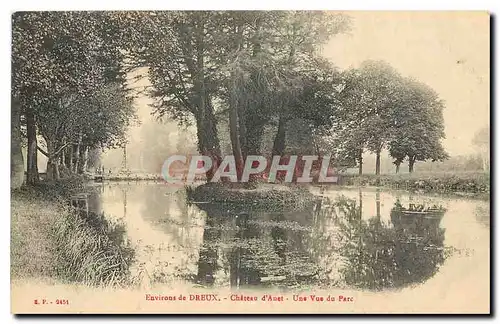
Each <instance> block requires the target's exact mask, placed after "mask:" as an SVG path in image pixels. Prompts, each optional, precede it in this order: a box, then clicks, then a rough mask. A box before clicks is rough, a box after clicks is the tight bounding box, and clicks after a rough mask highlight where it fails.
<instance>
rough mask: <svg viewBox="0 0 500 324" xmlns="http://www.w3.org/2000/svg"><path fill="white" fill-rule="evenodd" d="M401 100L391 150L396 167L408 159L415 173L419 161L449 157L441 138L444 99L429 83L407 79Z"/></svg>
mask: <svg viewBox="0 0 500 324" xmlns="http://www.w3.org/2000/svg"><path fill="white" fill-rule="evenodd" d="M400 89H401V90H400V91H399V93H400V100H399V102H398V104H397V105H395V106H394V109H393V112H392V115H393V125H392V135H391V140H390V142H389V153H390V155H391V156H392V157H393V158H394V159H395V161H394V163H395V164H396V168H397V169H399V164H400V163H402V162H403V160H404V159H405V158H407V159H408V170H409V172H413V170H414V165H415V162H416V161H426V160H431V161H442V160H444V159H447V158H448V154H447V153H446V152H445V150H444V148H443V146H442V144H441V142H440V140H441V139H442V138H444V120H443V107H444V104H443V102H442V101H441V100H440V99H439V96H438V95H437V93H436V92H435V91H434V90H433V89H431V88H430V87H429V86H427V85H425V84H423V83H421V82H418V81H415V80H412V79H405V80H404V82H403V84H402V87H401V88H400Z"/></svg>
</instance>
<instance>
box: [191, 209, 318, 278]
mask: <svg viewBox="0 0 500 324" xmlns="http://www.w3.org/2000/svg"><path fill="white" fill-rule="evenodd" d="M200 207H201V208H203V209H204V210H205V211H206V212H207V223H206V227H205V230H204V239H203V240H204V244H203V248H202V250H201V251H200V261H199V272H198V280H199V281H200V282H202V283H204V284H208V285H213V284H214V280H213V279H211V278H212V277H213V276H214V274H215V276H219V277H220V276H221V273H228V274H229V278H228V279H229V284H230V285H231V286H232V287H236V288H238V287H241V286H246V285H257V284H261V285H268V284H269V285H281V286H290V285H297V284H298V283H302V282H306V281H310V280H311V277H313V276H314V274H315V273H316V272H317V266H316V265H315V264H313V263H312V262H311V261H310V258H309V255H308V252H307V251H306V249H305V248H304V244H303V237H304V233H306V232H304V230H303V227H301V226H299V225H297V223H296V222H291V221H290V220H289V219H287V218H290V217H293V215H295V214H297V213H292V214H290V215H288V214H285V213H282V212H281V213H280V212H262V211H256V210H249V211H248V212H244V211H241V208H238V210H237V211H235V210H232V209H231V208H230V207H228V206H225V205H222V204H203V206H201V205H200ZM240 207H241V206H240ZM294 225H295V227H294ZM221 246H222V247H223V249H221V248H220V247H221ZM266 282H267V283H266Z"/></svg>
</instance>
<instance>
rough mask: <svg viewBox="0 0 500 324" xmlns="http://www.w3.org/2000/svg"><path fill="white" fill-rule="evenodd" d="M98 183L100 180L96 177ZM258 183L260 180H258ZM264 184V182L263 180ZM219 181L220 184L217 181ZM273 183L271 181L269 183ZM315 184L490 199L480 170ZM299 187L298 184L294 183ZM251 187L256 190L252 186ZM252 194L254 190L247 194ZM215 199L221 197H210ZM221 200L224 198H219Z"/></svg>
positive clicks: (347, 176) (133, 179) (347, 178)
mask: <svg viewBox="0 0 500 324" xmlns="http://www.w3.org/2000/svg"><path fill="white" fill-rule="evenodd" d="M143 181H144V182H152V181H154V182H155V183H161V182H163V183H164V182H165V180H163V179H161V178H160V177H158V178H141V177H130V178H112V179H104V183H106V182H116V183H119V182H143ZM96 183H100V181H96ZM260 184H263V183H262V182H260ZM266 184H267V183H266ZM219 185H221V184H220V183H219ZM269 185H274V184H269ZM275 185H276V186H277V188H278V186H286V187H293V186H291V185H290V184H288V185H284V184H279V183H277V184H275ZM311 185H312V186H314V187H321V186H325V187H332V188H338V189H340V188H372V187H374V188H380V189H385V190H402V191H406V192H409V193H416V194H429V195H434V194H439V195H444V196H447V197H457V198H471V199H481V200H489V199H490V174H489V173H482V172H466V173H451V172H450V173H412V174H388V175H379V176H377V175H374V174H370V175H361V176H360V175H357V174H344V175H340V178H339V182H338V183H336V184H321V183H312V184H311ZM198 186H200V185H199V184H198V185H195V186H192V187H198ZM295 187H300V185H295ZM278 189H279V188H278ZM254 191H258V189H257V190H254ZM250 196H253V194H250ZM212 198H213V199H215V200H221V199H219V198H217V197H215V196H214V197H212ZM222 200H224V198H222Z"/></svg>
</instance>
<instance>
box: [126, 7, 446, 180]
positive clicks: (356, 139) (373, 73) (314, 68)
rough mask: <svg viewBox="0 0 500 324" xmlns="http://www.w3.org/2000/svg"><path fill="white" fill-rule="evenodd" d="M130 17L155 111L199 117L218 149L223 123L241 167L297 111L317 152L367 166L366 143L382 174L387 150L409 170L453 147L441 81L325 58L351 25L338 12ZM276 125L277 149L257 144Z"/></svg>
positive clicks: (283, 137)
mask: <svg viewBox="0 0 500 324" xmlns="http://www.w3.org/2000/svg"><path fill="white" fill-rule="evenodd" d="M126 22H127V25H126V26H125V27H124V28H128V30H130V35H134V34H135V36H133V37H131V39H134V40H139V41H138V42H137V43H136V44H135V46H133V47H131V48H129V49H130V51H129V54H130V58H131V60H132V61H134V62H136V64H138V66H146V67H148V69H149V70H148V77H149V79H150V81H151V83H152V88H153V90H152V91H151V93H150V95H151V96H152V97H153V98H155V99H156V100H155V105H154V109H155V113H156V114H157V115H158V116H163V115H168V116H170V117H172V118H174V119H175V120H178V121H179V122H180V123H186V122H187V123H189V122H194V124H195V125H196V129H197V138H198V150H199V152H200V153H202V154H211V155H212V156H214V157H220V155H221V145H220V139H221V138H224V137H225V135H226V134H225V133H223V134H219V133H218V131H219V130H220V127H219V128H218V127H217V126H218V124H221V123H222V124H224V125H227V127H226V128H225V130H227V136H228V137H229V142H230V144H231V151H232V154H233V155H234V157H235V160H236V165H237V168H238V166H241V165H242V164H243V161H244V160H245V157H246V156H247V155H249V154H263V153H264V154H265V153H268V154H269V153H271V154H273V155H283V154H284V153H287V151H288V150H287V134H288V133H290V132H291V133H294V132H297V131H299V130H298V129H297V127H295V124H296V123H295V121H296V120H297V118H299V119H301V120H302V121H305V125H306V127H305V129H306V130H307V132H306V133H307V134H308V135H309V136H310V137H311V141H313V142H314V144H315V146H317V147H318V149H317V151H329V152H326V153H328V154H332V153H333V154H334V157H335V158H336V160H337V161H338V163H344V165H345V164H347V165H351V164H352V165H358V166H359V170H360V173H362V164H363V161H362V156H363V152H365V151H369V152H373V153H375V154H376V156H377V163H376V173H377V174H379V173H380V152H381V151H382V150H383V149H387V150H388V151H389V152H390V155H391V156H392V157H393V158H394V164H395V165H396V170H397V171H398V170H399V166H400V164H401V163H403V161H405V160H407V161H408V164H409V171H410V172H412V171H413V168H414V164H415V162H416V161H425V160H432V161H438V160H443V159H445V158H447V154H446V153H445V151H444V149H443V147H442V145H441V142H440V141H441V139H442V138H443V137H444V126H443V115H442V110H443V102H442V101H441V100H440V99H439V97H438V95H437V94H436V92H435V91H434V90H432V89H431V88H430V87H428V86H427V85H425V84H422V83H420V82H418V81H416V80H412V79H409V78H404V77H402V76H401V75H400V74H399V73H398V72H397V71H396V70H395V69H394V68H392V67H391V66H389V65H388V64H386V63H384V62H378V61H368V62H364V63H363V64H362V65H361V67H360V68H357V69H351V70H348V71H345V72H344V73H340V72H339V71H338V70H337V69H335V67H334V66H333V65H332V64H331V63H329V62H328V61H327V60H325V59H323V58H322V56H321V54H320V52H321V47H322V45H324V44H325V43H326V42H327V41H328V40H329V39H330V38H331V37H333V36H334V35H336V34H338V33H342V32H346V31H348V30H349V28H350V20H349V18H348V17H346V16H344V15H342V14H333V13H324V12H303V11H301V12H295V11H279V12H278V11H272V12H266V11H258V12H158V13H151V12H141V13H135V14H131V15H129V16H128V19H126ZM141 36H142V38H141ZM146 44H147V45H146ZM167 58H168V59H167ZM269 126H271V127H273V128H274V130H275V133H274V136H273V139H272V149H271V152H262V150H261V147H262V142H263V141H264V140H265V138H263V135H264V130H265V129H266V127H269ZM301 129H304V128H301ZM304 135H305V133H304ZM325 142H329V143H330V144H331V145H330V147H328V146H324V145H323V144H324V143H325ZM318 143H320V144H318ZM327 147H328V148H327ZM325 148H326V149H325ZM299 153H300V152H299Z"/></svg>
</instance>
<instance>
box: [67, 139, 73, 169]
mask: <svg viewBox="0 0 500 324" xmlns="http://www.w3.org/2000/svg"><path fill="white" fill-rule="evenodd" d="M67 150H68V153H67V154H68V163H67V165H68V170H69V172H73V168H74V165H73V164H74V159H73V154H74V153H73V144H70V145H69V146H68V147H67Z"/></svg>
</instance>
